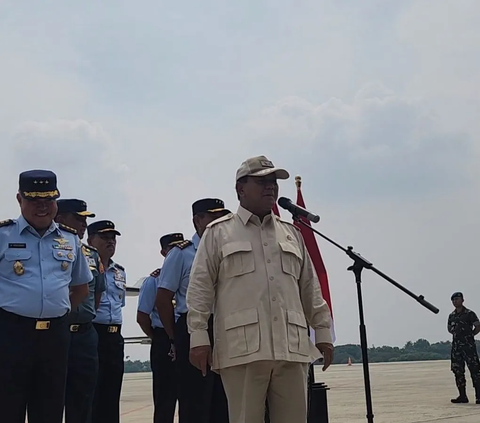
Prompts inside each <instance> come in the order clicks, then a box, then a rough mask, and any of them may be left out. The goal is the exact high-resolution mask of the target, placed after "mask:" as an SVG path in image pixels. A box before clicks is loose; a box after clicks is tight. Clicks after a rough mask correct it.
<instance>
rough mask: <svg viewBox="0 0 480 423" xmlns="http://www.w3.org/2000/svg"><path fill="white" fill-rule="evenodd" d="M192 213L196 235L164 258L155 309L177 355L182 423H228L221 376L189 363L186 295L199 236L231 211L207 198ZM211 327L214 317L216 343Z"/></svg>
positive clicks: (217, 200)
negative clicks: (202, 371)
mask: <svg viewBox="0 0 480 423" xmlns="http://www.w3.org/2000/svg"><path fill="white" fill-rule="evenodd" d="M192 212H193V225H194V227H195V230H196V233H195V235H194V236H193V238H192V241H184V242H181V243H178V244H176V245H175V246H174V248H173V249H172V250H171V251H170V253H169V254H168V255H167V257H166V258H165V262H164V263H163V267H162V271H161V273H160V276H159V278H158V283H157V288H158V292H157V299H156V306H157V310H158V311H159V314H160V319H161V320H162V322H163V325H164V327H165V331H166V332H167V335H168V337H169V338H170V343H171V345H172V352H174V354H175V355H176V360H175V363H176V367H177V373H178V376H177V377H178V384H179V388H178V389H179V391H178V394H179V417H180V423H228V421H229V420H228V406H227V398H226V396H225V392H224V390H223V385H222V382H221V379H220V376H219V375H217V374H216V373H214V372H212V371H210V370H209V371H208V373H207V376H206V377H204V376H203V375H202V373H201V372H200V370H198V369H197V368H196V367H194V366H193V365H192V364H191V363H190V360H189V354H190V335H189V333H188V329H187V306H186V294H187V288H188V282H189V277H190V269H191V267H192V264H193V260H194V258H195V253H196V250H197V247H198V244H199V243H200V237H201V236H202V234H203V232H204V231H205V228H206V227H207V225H208V224H209V223H210V222H213V221H214V220H216V219H218V218H219V217H222V216H224V215H225V214H228V213H230V211H229V210H227V209H225V205H224V202H223V201H222V200H220V199H217V198H204V199H201V200H198V201H196V202H195V203H193V205H192ZM174 297H175V301H176V312H177V313H178V315H179V317H178V320H177V322H176V323H175V317H174V309H173V306H172V299H173V298H174ZM212 328H213V318H211V319H210V327H209V330H210V341H211V342H212V343H213V333H212Z"/></svg>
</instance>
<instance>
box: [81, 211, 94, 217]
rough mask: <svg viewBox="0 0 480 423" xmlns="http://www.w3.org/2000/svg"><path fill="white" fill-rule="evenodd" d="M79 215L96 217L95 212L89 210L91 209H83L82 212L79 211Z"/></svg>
mask: <svg viewBox="0 0 480 423" xmlns="http://www.w3.org/2000/svg"><path fill="white" fill-rule="evenodd" d="M77 214H78V215H79V216H85V217H95V216H96V215H95V213H92V212H89V211H86V210H85V211H82V212H77Z"/></svg>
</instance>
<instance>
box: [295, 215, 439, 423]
mask: <svg viewBox="0 0 480 423" xmlns="http://www.w3.org/2000/svg"><path fill="white" fill-rule="evenodd" d="M290 213H292V215H293V220H294V221H295V222H298V223H300V224H301V225H303V226H305V227H307V228H308V229H310V230H311V231H312V232H314V233H316V234H317V235H320V236H321V237H322V238H324V239H326V240H327V241H328V242H330V243H331V244H333V245H335V246H336V247H337V248H339V249H340V250H342V251H343V252H345V253H346V254H347V256H348V257H350V258H351V259H352V260H353V265H352V266H350V267H349V268H348V269H347V270H348V271H352V272H353V274H354V275H355V283H356V285H357V297H358V313H359V317H360V344H361V349H362V361H363V379H364V385H365V401H366V408H367V416H366V417H367V421H368V423H373V406H372V390H371V386H370V371H369V364H368V344H367V328H366V326H365V320H364V314H363V298H362V271H363V269H368V270H371V271H372V272H375V273H376V274H377V275H379V276H381V277H382V278H383V279H385V280H386V281H388V282H390V283H391V284H392V285H394V286H396V287H397V288H398V289H400V290H401V291H403V292H405V294H407V295H409V296H410V297H412V298H413V299H415V300H417V301H418V302H419V303H420V304H421V305H423V306H424V307H425V308H427V309H428V310H430V311H431V312H432V313H435V314H438V312H439V310H438V308H437V307H435V306H434V305H432V304H430V303H429V302H427V301H426V300H425V298H424V297H423V295H420V296H418V295H415V294H414V293H413V292H411V291H409V290H408V289H407V288H405V287H403V286H402V285H400V284H399V283H398V282H396V281H395V280H393V279H392V278H391V277H389V276H387V275H386V274H385V273H383V272H381V271H380V270H378V269H376V268H375V267H373V264H372V263H370V262H369V261H368V260H367V259H365V258H364V257H362V256H361V255H360V254H358V253H356V252H355V251H353V247H350V246H349V247H347V248H344V247H342V246H341V245H340V244H337V243H336V242H335V241H333V240H332V239H330V238H328V237H326V236H325V235H323V234H322V233H320V232H319V231H317V230H316V229H314V228H312V226H311V225H309V224H308V223H305V222H304V221H303V219H302V218H301V217H300V216H298V215H297V214H296V213H293V212H291V211H290Z"/></svg>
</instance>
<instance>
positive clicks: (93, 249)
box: [82, 242, 98, 253]
mask: <svg viewBox="0 0 480 423" xmlns="http://www.w3.org/2000/svg"><path fill="white" fill-rule="evenodd" d="M82 247H84V248H86V249H87V250H90V251H95V252H96V253H98V250H97V249H96V248H95V247H92V246H91V245H88V244H84V243H83V242H82Z"/></svg>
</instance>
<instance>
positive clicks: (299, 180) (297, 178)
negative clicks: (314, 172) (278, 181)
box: [295, 175, 302, 189]
mask: <svg viewBox="0 0 480 423" xmlns="http://www.w3.org/2000/svg"><path fill="white" fill-rule="evenodd" d="M295 185H296V186H297V189H300V187H301V186H302V177H301V176H300V175H297V176H295Z"/></svg>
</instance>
